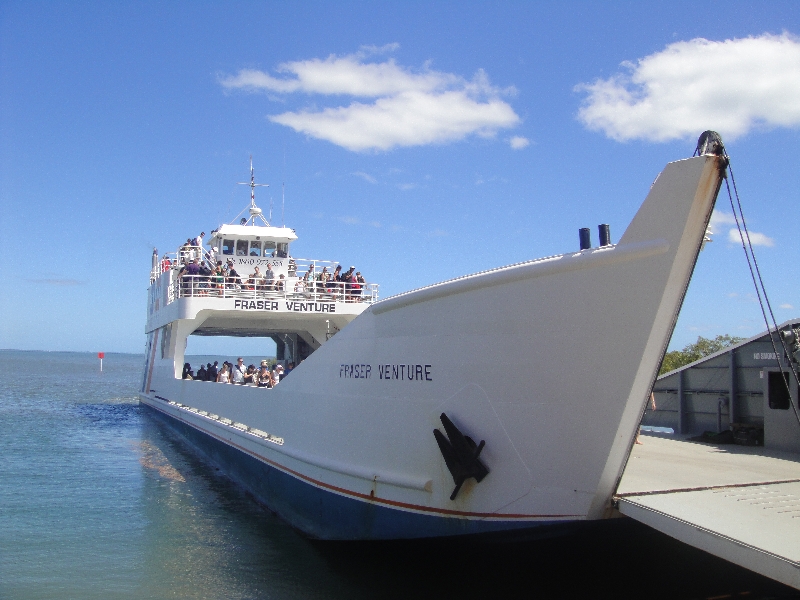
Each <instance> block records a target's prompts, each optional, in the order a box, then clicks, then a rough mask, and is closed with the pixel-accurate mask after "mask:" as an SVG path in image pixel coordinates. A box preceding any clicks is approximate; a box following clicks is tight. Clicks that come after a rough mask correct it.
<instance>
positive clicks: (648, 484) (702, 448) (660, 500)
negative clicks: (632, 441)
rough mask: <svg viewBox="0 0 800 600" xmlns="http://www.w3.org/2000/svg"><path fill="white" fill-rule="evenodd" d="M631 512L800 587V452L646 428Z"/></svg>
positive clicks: (626, 478)
mask: <svg viewBox="0 0 800 600" xmlns="http://www.w3.org/2000/svg"><path fill="white" fill-rule="evenodd" d="M641 440H642V441H643V444H642V445H636V446H634V449H633V452H632V453H631V457H630V459H629V460H628V464H627V466H626V468H625V472H624V474H623V477H622V480H621V482H620V486H619V489H618V491H617V494H616V496H615V498H616V501H617V503H618V508H619V510H620V512H621V513H622V514H623V515H626V516H628V517H631V518H633V519H636V520H637V521H640V522H642V523H644V524H645V525H648V526H650V527H653V528H654V529H657V530H658V531H661V532H662V533H665V534H667V535H669V536H671V537H673V538H676V539H678V540H680V541H682V542H684V543H686V544H689V545H691V546H695V547H697V548H700V549H701V550H705V551H706V552H709V553H711V554H714V555H716V556H719V557H721V558H724V559H726V560H729V561H730V562H733V563H735V564H737V565H740V566H743V567H745V568H747V569H750V570H752V571H755V572H757V573H760V574H762V575H765V576H767V577H770V578H772V579H775V580H777V581H780V582H781V583H784V584H786V585H790V586H792V587H794V588H797V589H800V455H797V454H792V453H785V452H777V451H770V450H765V449H764V448H762V447H745V446H737V445H721V446H716V445H711V444H703V443H695V442H690V441H686V440H681V439H667V438H663V437H657V436H652V435H645V434H643V435H642V437H641Z"/></svg>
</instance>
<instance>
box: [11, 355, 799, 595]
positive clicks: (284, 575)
mask: <svg viewBox="0 0 800 600" xmlns="http://www.w3.org/2000/svg"><path fill="white" fill-rule="evenodd" d="M0 359H2V362H1V363H0V364H2V369H0V384H1V385H0V432H1V433H0V598H2V599H17V598H19V599H39V598H41V599H50V598H52V599H59V600H60V599H71V598H75V599H87V600H90V599H94V598H98V599H100V598H102V599H115V598H125V599H128V598H130V599H141V598H159V599H160V598H209V599H218V598H219V599H222V598H226V599H227V598H231V599H238V598H243V599H244V598H265V599H267V598H268V599H276V600H277V599H288V598H298V599H299V598H303V599H305V598H308V599H316V598H333V599H339V598H341V599H345V598H346V599H358V598H365V599H366V598H479V597H480V598H506V597H509V598H712V597H714V598H751V599H752V598H798V597H800V594H797V593H796V592H795V591H793V590H791V589H789V588H786V587H784V586H781V585H780V584H777V583H775V582H772V581H771V580H769V579H766V578H763V577H760V576H758V575H755V574H753V573H750V572H749V571H747V570H745V569H741V568H739V567H736V566H734V565H731V564H729V563H726V562H725V561H722V560H720V559H717V558H714V557H712V556H710V555H707V554H705V553H703V552H700V551H699V550H695V549H693V548H690V547H687V546H684V545H683V544H680V543H679V542H676V541H674V540H671V539H669V538H667V537H666V536H663V535H661V534H659V533H657V532H654V531H651V530H649V529H647V528H646V527H644V526H641V525H639V524H637V523H635V522H631V521H623V520H620V522H619V523H618V524H615V525H614V526H613V527H602V528H599V529H597V530H593V531H589V532H584V533H581V534H578V535H575V536H572V537H569V538H557V539H551V540H539V541H532V542H524V543H515V544H503V545H499V544H488V543H458V544H453V543H419V542H415V543H388V544H387V543H382V544H374V543H372V544H365V543H357V544H352V543H323V542H314V541H310V540H307V539H305V538H304V537H303V536H301V535H299V534H298V533H297V532H295V531H294V530H292V529H291V528H289V527H288V526H286V525H285V524H284V523H283V522H282V521H280V520H279V519H278V518H277V517H275V516H274V515H272V514H271V513H270V512H268V511H266V510H264V509H263V508H262V507H261V506H259V505H258V504H256V503H255V502H254V501H253V500H252V499H251V498H250V497H248V496H247V495H246V494H244V493H243V492H242V491H241V490H240V489H239V488H238V487H236V486H235V485H234V484H232V483H231V482H229V481H228V480H227V479H226V478H225V477H224V474H221V473H219V472H218V471H217V470H216V469H215V468H214V467H213V466H212V465H209V464H207V463H205V462H204V461H203V460H202V459H201V458H200V457H198V456H197V455H196V454H195V453H194V452H193V451H192V450H191V448H189V447H187V446H186V445H184V443H183V442H182V441H181V439H180V438H178V437H176V436H175V435H174V434H173V433H172V432H171V430H170V429H169V428H168V427H167V426H165V425H163V424H162V423H161V422H160V421H158V420H156V419H154V418H153V417H152V416H150V415H149V413H148V412H147V410H146V409H145V408H143V407H140V406H139V405H138V402H137V400H136V396H135V393H136V390H137V388H138V386H139V382H140V380H141V369H142V366H143V358H142V357H141V356H135V355H125V354H106V359H105V360H104V364H103V367H104V371H103V372H102V373H100V371H99V361H98V360H97V358H96V355H94V354H89V353H58V352H17V351H0Z"/></svg>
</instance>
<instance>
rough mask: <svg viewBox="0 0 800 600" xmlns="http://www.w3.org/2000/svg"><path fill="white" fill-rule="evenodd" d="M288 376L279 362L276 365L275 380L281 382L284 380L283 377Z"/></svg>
mask: <svg viewBox="0 0 800 600" xmlns="http://www.w3.org/2000/svg"><path fill="white" fill-rule="evenodd" d="M284 377H286V374H285V373H284V372H283V365H282V364H277V365H275V382H276V383H280V382H281V381H283V378H284Z"/></svg>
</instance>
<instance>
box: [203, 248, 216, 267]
mask: <svg viewBox="0 0 800 600" xmlns="http://www.w3.org/2000/svg"><path fill="white" fill-rule="evenodd" d="M205 257H206V260H207V261H208V264H210V265H215V264H217V249H216V248H215V247H214V246H211V249H210V250H209V251H208V252H206V254H205Z"/></svg>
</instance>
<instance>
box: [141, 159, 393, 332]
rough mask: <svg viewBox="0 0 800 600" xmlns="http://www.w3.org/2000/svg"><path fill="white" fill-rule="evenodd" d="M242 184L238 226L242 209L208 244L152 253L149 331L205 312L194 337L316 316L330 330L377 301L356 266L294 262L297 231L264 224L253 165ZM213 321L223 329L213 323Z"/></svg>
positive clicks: (280, 326)
mask: <svg viewBox="0 0 800 600" xmlns="http://www.w3.org/2000/svg"><path fill="white" fill-rule="evenodd" d="M247 185H250V187H251V197H250V206H249V207H247V208H246V209H245V211H248V213H249V217H242V218H241V220H240V221H239V222H238V223H236V219H239V217H241V215H242V214H243V213H244V212H245V211H242V213H240V214H239V215H238V216H237V217H236V219H234V223H231V224H226V225H221V226H220V227H218V228H217V229H215V230H214V231H212V232H211V236H210V239H209V241H208V245H207V246H206V244H205V243H204V241H203V235H204V234H201V235H200V236H198V237H197V238H195V239H194V240H187V242H186V243H185V244H183V245H182V246H181V247H180V248H179V249H178V250H177V251H176V252H173V253H167V254H164V255H163V256H162V257H161V258H160V259H159V256H158V253H157V251H155V250H154V252H153V264H152V269H151V272H150V288H149V292H148V306H147V315H148V322H147V331H152V330H153V329H155V328H158V327H162V326H164V325H166V324H168V323H171V322H172V321H175V320H178V319H198V315H199V314H200V313H201V312H203V313H205V314H204V316H203V319H202V320H203V321H204V322H206V323H207V324H206V326H205V330H206V331H205V332H203V331H200V333H205V334H206V335H225V334H231V335H247V336H252V335H259V334H261V333H263V332H267V331H277V330H287V329H297V328H298V327H299V326H301V323H300V321H308V320H309V319H310V320H311V321H312V322H313V321H317V320H320V319H321V322H322V323H323V324H324V323H328V325H327V327H330V326H331V325H332V326H333V328H334V333H335V331H338V330H339V329H341V327H343V326H344V325H345V324H347V323H348V322H349V321H350V320H352V319H353V318H355V317H356V316H357V315H358V314H360V313H361V312H363V311H364V310H365V309H366V308H367V306H369V305H371V304H372V303H374V302H376V301H377V300H378V284H376V283H368V282H367V281H366V280H365V279H364V277H362V276H361V273H360V272H358V271H356V269H355V267H353V266H351V267H350V268H349V269H347V268H345V267H343V266H340V265H338V264H337V263H335V262H333V261H327V260H314V259H303V258H295V257H293V256H292V255H291V249H290V245H291V243H292V242H294V241H295V240H297V234H296V233H295V231H294V230H293V229H290V228H289V227H273V226H272V225H270V223H269V222H268V221H267V219H266V218H265V217H264V216H263V214H262V211H261V209H260V208H258V207H257V206H256V204H255V198H254V193H253V189H254V188H255V187H256V186H257V185H259V184H256V183H255V181H254V177H253V171H252V163H251V179H250V183H249V184H247ZM242 311H246V312H247V314H246V315H245V314H243V313H242ZM214 313H217V314H216V317H214V318H211V320H210V321H209V319H210V316H211V315H213V314H214ZM219 313H224V314H219ZM215 319H216V321H220V320H221V319H223V320H227V321H226V322H227V323H228V324H227V325H224V326H223V325H218V324H214V320H215ZM232 319H233V320H238V321H240V323H239V324H238V325H234V324H232V323H231V320H232ZM282 320H283V321H290V322H294V324H293V325H292V324H291V323H281V321H282ZM245 321H247V322H248V323H250V324H249V325H248V324H245V323H244V322H245ZM317 326H318V325H317Z"/></svg>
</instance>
